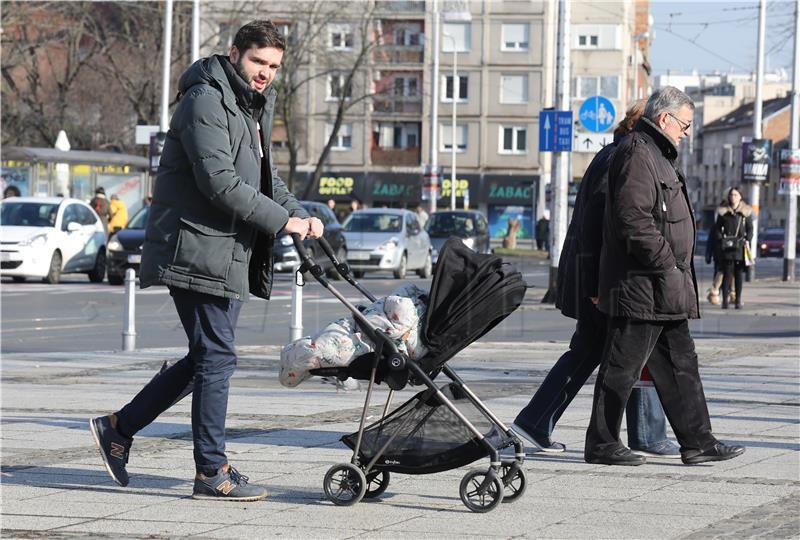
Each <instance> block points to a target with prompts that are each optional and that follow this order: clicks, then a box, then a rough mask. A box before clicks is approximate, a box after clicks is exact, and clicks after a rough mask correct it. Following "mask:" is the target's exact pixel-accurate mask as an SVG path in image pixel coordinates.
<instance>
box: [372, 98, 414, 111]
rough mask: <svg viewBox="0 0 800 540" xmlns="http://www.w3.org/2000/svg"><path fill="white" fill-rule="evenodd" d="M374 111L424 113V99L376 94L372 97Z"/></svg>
mask: <svg viewBox="0 0 800 540" xmlns="http://www.w3.org/2000/svg"><path fill="white" fill-rule="evenodd" d="M372 111H373V112H376V113H378V114H382V113H408V114H417V115H419V114H422V100H421V99H420V98H418V97H416V98H407V97H394V96H375V97H374V98H372Z"/></svg>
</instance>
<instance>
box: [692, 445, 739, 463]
mask: <svg viewBox="0 0 800 540" xmlns="http://www.w3.org/2000/svg"><path fill="white" fill-rule="evenodd" d="M744 451H745V447H744V446H739V445H735V444H724V443H721V442H719V441H717V444H715V445H714V446H712V447H711V448H709V449H708V450H706V451H701V450H692V451H690V452H687V453H685V454H683V455H682V456H681V461H683V462H684V463H685V464H686V465H695V464H697V463H705V462H706V461H725V460H727V459H733V458H735V457H738V456H741V455H742V454H744Z"/></svg>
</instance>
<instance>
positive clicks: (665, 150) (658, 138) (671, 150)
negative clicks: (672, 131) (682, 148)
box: [634, 116, 678, 161]
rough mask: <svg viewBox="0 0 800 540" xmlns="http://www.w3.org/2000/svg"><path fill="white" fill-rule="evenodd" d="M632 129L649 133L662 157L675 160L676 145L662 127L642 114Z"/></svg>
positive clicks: (676, 154)
mask: <svg viewBox="0 0 800 540" xmlns="http://www.w3.org/2000/svg"><path fill="white" fill-rule="evenodd" d="M634 130H635V131H643V132H645V133H647V134H648V135H650V136H651V137H652V138H653V140H654V141H655V142H656V144H657V145H658V148H659V149H660V150H661V153H662V154H664V157H666V158H667V159H668V160H670V161H675V158H677V157H678V147H677V146H675V142H674V141H673V140H672V139H670V137H669V135H667V134H666V133H664V130H663V129H661V128H660V127H658V125H656V123H655V122H653V121H652V120H650V119H649V118H645V117H644V116H642V117H641V118H640V119H639V121H638V122H636V127H635V128H634Z"/></svg>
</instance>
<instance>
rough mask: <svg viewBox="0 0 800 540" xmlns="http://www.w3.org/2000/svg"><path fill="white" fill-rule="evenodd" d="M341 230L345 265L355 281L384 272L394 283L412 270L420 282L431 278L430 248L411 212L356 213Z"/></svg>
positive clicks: (372, 210) (423, 232) (431, 249)
mask: <svg viewBox="0 0 800 540" xmlns="http://www.w3.org/2000/svg"><path fill="white" fill-rule="evenodd" d="M342 227H343V228H344V236H345V239H346V240H347V248H348V252H347V262H348V263H349V264H350V268H352V269H353V274H354V275H355V276H356V277H362V276H363V275H364V273H365V272H376V271H387V270H388V271H391V272H392V273H393V274H394V277H395V278H397V279H403V278H405V277H406V272H407V271H408V270H416V272H417V274H419V276H420V277H422V278H429V277H430V276H431V270H432V268H433V261H432V258H431V257H432V251H433V248H432V246H431V241H430V238H428V233H426V232H425V230H424V229H423V228H422V227H421V226H420V224H419V220H418V219H417V215H416V214H415V213H414V212H410V211H409V210H402V209H393V208H369V209H365V210H356V211H355V212H353V213H352V214H350V216H349V217H348V218H347V220H346V221H345V222H344V225H342Z"/></svg>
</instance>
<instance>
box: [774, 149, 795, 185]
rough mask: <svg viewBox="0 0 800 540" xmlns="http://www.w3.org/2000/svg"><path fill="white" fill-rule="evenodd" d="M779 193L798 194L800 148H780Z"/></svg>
mask: <svg viewBox="0 0 800 540" xmlns="http://www.w3.org/2000/svg"><path fill="white" fill-rule="evenodd" d="M778 193H779V194H781V195H800V149H797V148H795V149H786V150H781V185H780V188H779V189H778Z"/></svg>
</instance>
